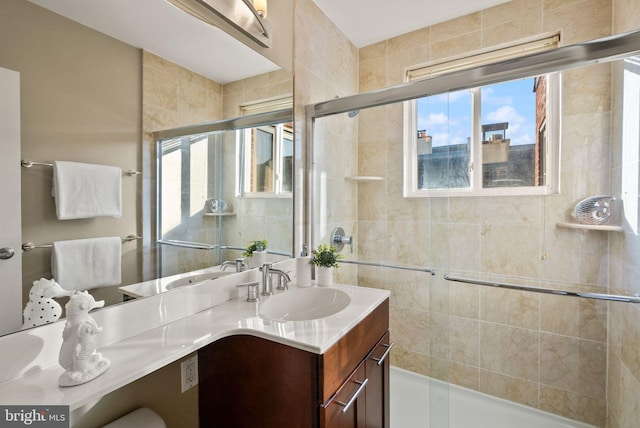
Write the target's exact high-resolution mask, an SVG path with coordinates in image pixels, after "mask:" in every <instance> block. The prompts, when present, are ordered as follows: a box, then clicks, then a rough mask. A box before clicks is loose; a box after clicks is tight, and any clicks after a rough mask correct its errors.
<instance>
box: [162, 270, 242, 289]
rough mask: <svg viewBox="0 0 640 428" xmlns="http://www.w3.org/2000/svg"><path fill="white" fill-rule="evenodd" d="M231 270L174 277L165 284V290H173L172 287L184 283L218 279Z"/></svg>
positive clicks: (177, 286) (182, 285)
mask: <svg viewBox="0 0 640 428" xmlns="http://www.w3.org/2000/svg"><path fill="white" fill-rule="evenodd" d="M231 273H233V272H208V273H198V274H195V275H189V276H185V277H184V278H179V279H174V280H173V281H171V282H170V283H168V284H167V290H173V289H174V288H179V287H184V286H185V285H192V284H198V283H200V282H204V281H209V280H211V279H218V278H220V277H222V276H225V275H229V274H231Z"/></svg>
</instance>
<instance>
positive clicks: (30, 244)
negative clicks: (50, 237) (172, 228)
mask: <svg viewBox="0 0 640 428" xmlns="http://www.w3.org/2000/svg"><path fill="white" fill-rule="evenodd" d="M138 239H142V237H141V236H137V235H127V236H125V237H124V238H122V243H125V242H130V241H136V240H138ZM38 248H53V244H43V245H36V244H34V243H33V242H25V243H24V244H22V250H23V251H32V250H36V249H38Z"/></svg>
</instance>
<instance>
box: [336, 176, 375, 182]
mask: <svg viewBox="0 0 640 428" xmlns="http://www.w3.org/2000/svg"><path fill="white" fill-rule="evenodd" d="M344 179H345V180H350V181H358V182H365V181H384V178H382V177H377V176H373V175H356V176H352V177H345V178H344Z"/></svg>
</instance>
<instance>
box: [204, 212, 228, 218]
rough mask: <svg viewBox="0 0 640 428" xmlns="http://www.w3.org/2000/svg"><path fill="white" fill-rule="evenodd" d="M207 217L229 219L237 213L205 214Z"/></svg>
mask: <svg viewBox="0 0 640 428" xmlns="http://www.w3.org/2000/svg"><path fill="white" fill-rule="evenodd" d="M203 215H204V216H205V217H228V216H233V215H236V213H204V214H203Z"/></svg>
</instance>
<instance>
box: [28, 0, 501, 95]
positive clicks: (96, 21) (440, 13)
mask: <svg viewBox="0 0 640 428" xmlns="http://www.w3.org/2000/svg"><path fill="white" fill-rule="evenodd" d="M29 1H31V2H32V3H35V4H38V5H40V6H42V7H44V8H46V9H49V10H51V11H53V12H55V13H58V14H60V15H63V16H66V17H67V18H70V19H72V20H74V21H77V22H80V23H81V24H84V25H86V26H88V27H91V28H93V29H95V30H98V31H100V32H102V33H105V34H107V35H109V36H111V37H113V38H115V39H118V40H121V41H123V42H125V43H127V44H129V45H132V46H135V47H138V48H142V49H145V50H147V51H149V52H151V53H153V54H156V55H158V56H161V57H163V58H166V59H168V60H170V61H172V62H175V63H177V64H180V65H182V66H184V67H186V68H188V69H190V70H192V71H195V72H197V73H200V74H202V75H204V76H206V77H209V78H210V79H213V80H215V81H217V82H219V83H227V82H231V81H235V80H240V79H244V78H247V77H251V76H255V75H258V74H262V73H266V72H269V71H274V70H277V69H278V68H279V67H278V66H277V65H276V64H274V63H273V62H271V61H269V60H268V59H266V58H264V57H263V56H262V55H260V54H258V53H256V52H255V51H253V50H252V49H250V48H249V47H247V46H246V45H244V44H243V43H241V42H239V41H237V40H236V39H234V38H233V37H231V36H229V35H227V34H226V33H224V32H223V31H221V30H219V29H217V28H215V27H213V26H211V25H208V24H206V23H204V22H202V21H200V20H198V19H195V18H193V17H191V16H189V15H188V14H186V13H184V12H182V11H180V10H178V9H177V8H175V7H174V6H172V5H170V4H169V3H167V2H166V1H163V0H55V1H52V0H29ZM313 1H314V2H315V3H316V4H317V5H318V6H319V7H320V8H321V9H322V10H323V11H324V13H325V14H326V15H327V16H329V18H330V19H331V20H332V21H333V22H334V23H335V24H336V25H337V26H338V27H339V28H340V29H341V30H342V32H343V33H344V34H345V35H346V36H347V37H348V38H349V39H350V40H351V41H352V42H353V43H354V44H355V45H356V46H357V47H362V46H366V45H369V44H372V43H375V42H378V41H381V40H384V39H387V38H390V37H393V36H397V35H400V34H404V33H407V32H409V31H413V30H416V29H419V28H423V27H426V26H429V25H432V24H435V23H438V22H442V21H446V20H449V19H451V18H455V17H458V16H462V15H466V14H468V13H471V12H475V11H478V10H481V9H485V8H488V7H491V6H495V5H497V4H500V3H505V2H506V1H509V0H446V1H444V2H443V1H442V0H393V1H389V0H340V1H338V0H313Z"/></svg>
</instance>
